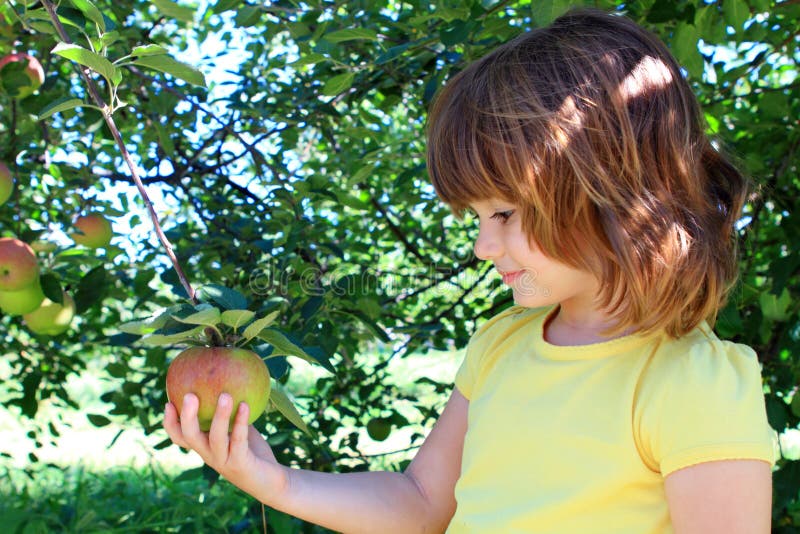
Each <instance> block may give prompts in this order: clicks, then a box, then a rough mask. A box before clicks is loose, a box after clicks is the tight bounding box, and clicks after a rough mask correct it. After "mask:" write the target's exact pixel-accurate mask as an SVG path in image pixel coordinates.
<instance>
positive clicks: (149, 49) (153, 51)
mask: <svg viewBox="0 0 800 534" xmlns="http://www.w3.org/2000/svg"><path fill="white" fill-rule="evenodd" d="M167 53H168V52H167V49H166V48H164V47H163V46H158V45H155V44H149V45H143V46H134V47H133V50H131V55H132V56H136V57H147V56H163V55H164V54H167Z"/></svg>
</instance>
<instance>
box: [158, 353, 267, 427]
mask: <svg viewBox="0 0 800 534" xmlns="http://www.w3.org/2000/svg"><path fill="white" fill-rule="evenodd" d="M269 392H270V382H269V370H268V369H267V366H266V364H265V363H264V360H262V359H261V357H260V356H259V355H258V354H256V353H255V352H252V351H249V350H246V349H238V348H233V347H191V348H188V349H186V350H185V351H183V352H181V353H180V354H178V356H176V357H175V359H174V360H172V363H171V364H170V366H169V369H167V398H168V399H169V400H170V402H172V403H173V404H174V405H175V408H176V409H177V410H178V415H180V413H181V407H182V406H183V397H184V395H186V394H187V393H194V394H195V395H197V398H198V399H199V400H200V406H199V408H198V411H197V419H198V421H199V423H200V430H202V431H204V432H208V430H209V428H211V419H212V418H213V417H214V411H215V410H216V408H217V400H218V399H219V396H220V394H222V393H228V394H229V395H230V396H231V397H233V412H232V413H231V418H230V422H229V424H228V432H230V431H231V429H232V428H233V420H234V417H235V416H236V410H237V409H238V407H239V403H241V402H246V403H247V405H248V406H249V407H250V417H249V418H248V420H247V422H248V423H252V422H253V421H255V420H256V419H258V417H259V416H260V415H261V414H262V413H264V410H265V409H266V408H267V403H268V402H269Z"/></svg>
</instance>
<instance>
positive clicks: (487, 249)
mask: <svg viewBox="0 0 800 534" xmlns="http://www.w3.org/2000/svg"><path fill="white" fill-rule="evenodd" d="M487 226H488V225H487ZM473 250H474V252H475V256H477V257H478V258H480V259H482V260H493V259H495V258H498V257H499V256H500V255H501V254H502V253H503V243H502V242H501V241H500V238H499V236H498V235H497V233H496V232H492V231H491V230H490V229H488V228H487V227H486V226H484V225H481V226H480V229H479V230H478V237H477V239H475V244H474V245H473Z"/></svg>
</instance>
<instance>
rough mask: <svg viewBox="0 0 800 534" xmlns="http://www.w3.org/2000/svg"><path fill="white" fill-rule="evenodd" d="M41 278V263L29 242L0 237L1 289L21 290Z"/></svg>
mask: <svg viewBox="0 0 800 534" xmlns="http://www.w3.org/2000/svg"><path fill="white" fill-rule="evenodd" d="M38 280H39V263H38V262H37V261H36V255H35V254H34V252H33V249H32V248H31V247H30V246H28V244H27V243H24V242H23V241H20V240H19V239H15V238H13V237H3V238H0V291H19V290H21V289H23V288H26V287H28V286H30V285H32V284H34V283H38Z"/></svg>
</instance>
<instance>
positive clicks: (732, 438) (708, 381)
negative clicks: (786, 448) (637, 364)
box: [634, 339, 775, 477]
mask: <svg viewBox="0 0 800 534" xmlns="http://www.w3.org/2000/svg"><path fill="white" fill-rule="evenodd" d="M634 421H635V424H636V428H637V431H638V432H637V437H638V445H639V448H640V453H641V454H642V458H643V459H644V461H645V463H647V464H649V466H650V467H651V469H654V470H656V471H660V472H661V475H662V476H664V477H666V476H667V475H669V474H670V473H672V472H673V471H676V470H678V469H682V468H684V467H688V466H690V465H695V464H699V463H703V462H709V461H715V460H735V459H757V460H764V461H766V462H769V463H770V464H774V462H775V458H774V454H775V452H774V445H773V441H774V437H773V436H774V432H773V431H772V429H771V428H770V426H769V423H768V422H767V416H766V409H765V406H764V393H763V389H762V382H761V370H760V367H759V364H758V359H757V358H756V354H755V352H754V351H753V350H752V349H750V348H749V347H747V346H745V345H739V344H735V343H731V342H726V341H720V340H718V339H713V340H712V339H707V340H706V341H705V342H702V343H696V344H694V345H693V346H691V347H689V348H688V349H686V350H685V351H683V353H682V354H680V353H679V354H671V355H669V354H664V355H661V357H660V360H659V361H654V362H653V363H652V365H651V367H650V368H649V369H648V370H647V371H646V376H645V377H644V378H643V379H642V384H641V387H640V391H639V395H638V399H637V404H636V407H635V413H634Z"/></svg>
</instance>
